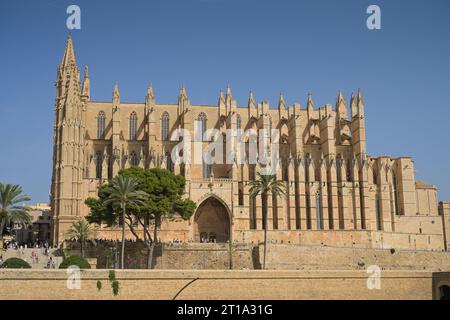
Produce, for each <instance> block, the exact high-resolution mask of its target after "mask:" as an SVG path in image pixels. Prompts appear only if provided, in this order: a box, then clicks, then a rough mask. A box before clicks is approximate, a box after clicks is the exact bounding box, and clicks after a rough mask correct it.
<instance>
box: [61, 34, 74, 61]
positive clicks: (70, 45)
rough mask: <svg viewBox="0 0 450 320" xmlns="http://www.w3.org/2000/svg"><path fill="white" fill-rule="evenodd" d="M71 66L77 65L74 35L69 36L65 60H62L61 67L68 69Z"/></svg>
mask: <svg viewBox="0 0 450 320" xmlns="http://www.w3.org/2000/svg"><path fill="white" fill-rule="evenodd" d="M70 64H74V65H76V64H77V61H76V59H75V50H74V48H73V42H72V35H70V34H69V36H68V37H67V43H66V49H65V51H64V55H63V58H62V60H61V65H60V66H61V67H63V68H64V67H67V66H69V65H70Z"/></svg>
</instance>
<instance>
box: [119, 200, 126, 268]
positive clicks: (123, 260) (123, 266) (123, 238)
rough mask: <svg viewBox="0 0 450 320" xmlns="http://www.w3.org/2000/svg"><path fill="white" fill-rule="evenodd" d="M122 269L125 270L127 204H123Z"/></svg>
mask: <svg viewBox="0 0 450 320" xmlns="http://www.w3.org/2000/svg"><path fill="white" fill-rule="evenodd" d="M120 268H121V269H125V204H124V203H122V253H121V255H120Z"/></svg>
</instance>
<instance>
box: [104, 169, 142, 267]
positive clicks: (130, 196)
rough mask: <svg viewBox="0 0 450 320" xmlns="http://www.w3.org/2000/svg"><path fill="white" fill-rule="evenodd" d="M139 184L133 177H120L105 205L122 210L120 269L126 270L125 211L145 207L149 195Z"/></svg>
mask: <svg viewBox="0 0 450 320" xmlns="http://www.w3.org/2000/svg"><path fill="white" fill-rule="evenodd" d="M137 187H138V182H137V181H136V180H135V179H134V178H131V177H126V176H122V175H119V176H117V177H115V178H114V179H113V180H112V181H111V186H110V187H109V192H110V195H109V197H108V199H106V200H105V201H104V205H109V204H111V205H112V206H113V207H115V208H117V207H120V208H121V209H122V254H121V257H120V258H121V260H120V267H121V269H124V261H125V259H124V253H125V210H126V207H127V206H139V205H144V201H145V198H146V197H147V193H145V192H144V191H140V190H137Z"/></svg>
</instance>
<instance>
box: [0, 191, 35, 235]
mask: <svg viewBox="0 0 450 320" xmlns="http://www.w3.org/2000/svg"><path fill="white" fill-rule="evenodd" d="M29 200H30V198H29V197H28V196H27V195H26V194H23V193H22V187H21V186H19V185H12V184H5V185H4V184H2V183H0V240H3V233H4V231H5V228H6V227H8V226H10V225H11V224H12V223H18V224H21V225H25V226H27V225H29V224H30V223H31V216H30V214H29V213H28V210H29V209H28V207H25V206H23V205H19V203H21V202H24V201H29Z"/></svg>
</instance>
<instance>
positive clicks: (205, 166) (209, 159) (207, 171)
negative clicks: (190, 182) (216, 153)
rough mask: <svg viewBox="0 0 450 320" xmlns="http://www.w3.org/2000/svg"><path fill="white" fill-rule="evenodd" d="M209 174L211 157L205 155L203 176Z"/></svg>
mask: <svg viewBox="0 0 450 320" xmlns="http://www.w3.org/2000/svg"><path fill="white" fill-rule="evenodd" d="M210 176H211V157H210V156H209V155H207V161H205V159H204V158H203V178H204V179H206V178H209V177H210Z"/></svg>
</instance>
